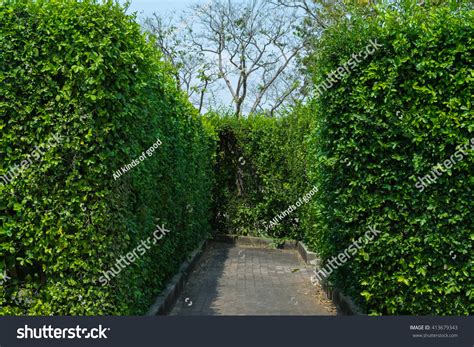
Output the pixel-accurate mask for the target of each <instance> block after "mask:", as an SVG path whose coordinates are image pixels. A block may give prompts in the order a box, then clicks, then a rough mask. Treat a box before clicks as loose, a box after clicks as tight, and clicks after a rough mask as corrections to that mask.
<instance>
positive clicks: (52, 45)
mask: <svg viewBox="0 0 474 347" xmlns="http://www.w3.org/2000/svg"><path fill="white" fill-rule="evenodd" d="M0 23H1V25H0V72H1V74H0V95H1V99H0V129H1V136H0V157H1V161H0V176H3V177H8V175H10V178H12V175H13V176H14V177H13V178H14V179H12V180H11V181H9V182H7V181H5V180H2V182H1V183H2V184H1V185H0V195H1V202H0V215H1V217H0V221H1V224H0V273H1V274H3V272H4V271H5V270H6V274H7V276H8V277H10V278H7V279H6V280H5V281H4V282H3V283H2V286H0V314H1V315H5V314H43V315H48V314H72V315H92V314H137V313H143V312H144V311H145V310H146V309H147V308H148V306H149V305H150V303H151V302H152V300H153V298H154V297H155V296H156V295H157V293H158V292H159V291H160V289H162V287H163V285H164V283H165V281H166V280H167V279H168V277H169V276H170V275H171V274H172V273H173V271H175V270H176V268H177V267H178V266H179V264H180V263H181V261H182V260H183V258H184V257H185V255H186V254H188V253H189V251H190V250H192V249H193V248H194V247H195V246H196V245H197V243H198V242H199V241H200V240H202V239H203V238H204V237H205V235H206V234H207V233H208V232H209V225H208V220H209V216H208V212H209V207H210V191H211V185H212V164H211V159H212V157H213V154H214V151H215V150H214V147H213V145H214V140H213V139H212V138H211V137H210V135H209V131H207V130H206V128H208V127H207V126H205V125H203V123H202V122H201V120H200V117H199V116H198V115H197V114H196V111H195V109H194V108H193V107H192V106H191V105H190V104H189V103H188V102H187V101H186V100H185V98H184V97H183V95H182V94H181V93H180V92H178V91H177V89H176V83H175V81H174V80H173V79H172V78H171V77H170V76H171V73H172V72H171V71H170V68H169V67H168V66H167V64H165V63H163V62H162V61H161V57H160V55H159V53H158V52H157V51H156V50H155V49H154V48H153V47H152V45H151V43H147V40H146V38H145V37H144V36H143V34H141V31H140V27H139V25H138V24H136V22H135V20H134V18H133V17H131V16H127V15H125V14H124V11H123V9H122V8H121V7H120V6H119V5H116V4H114V3H112V2H108V3H106V4H97V3H95V2H94V1H81V2H77V1H65V0H55V1H35V2H32V1H3V2H2V4H1V6H0ZM55 134H58V135H59V136H57V138H58V140H57V141H53V142H52V145H51V146H49V145H48V143H47V140H48V139H50V138H51V137H52V136H53V135H55ZM157 142H161V143H162V144H161V145H160V146H158V147H157V148H156V146H155V150H154V152H153V153H151V152H149V153H150V155H149V154H147V153H145V156H146V157H145V158H144V160H143V161H142V162H141V163H139V165H137V166H136V167H134V168H131V169H130V170H129V172H127V173H123V174H122V175H121V176H120V177H118V178H116V179H115V178H114V173H115V172H116V171H117V170H120V168H121V167H123V166H125V165H127V164H129V163H131V162H132V161H133V160H134V159H138V158H139V157H140V155H141V154H142V153H143V152H146V151H147V150H148V149H149V148H150V147H152V145H153V144H155V143H157ZM35 146H37V149H36V150H37V151H39V153H40V154H38V152H35V153H34V154H33V151H35ZM24 160H27V161H28V160H30V162H31V163H29V164H28V165H26V164H25V165H26V166H23V170H21V171H22V172H21V173H19V174H13V173H12V172H11V171H10V170H11V169H12V168H13V167H15V165H24V164H23V163H22V161H24ZM25 163H26V162H25ZM4 175H7V176H4ZM156 224H159V225H160V226H161V225H163V226H164V227H165V228H166V229H168V230H169V233H168V234H167V235H166V237H164V238H163V239H162V240H160V241H159V242H158V244H156V245H154V246H153V247H152V248H151V249H149V250H148V251H147V252H146V254H144V255H143V256H141V257H139V259H138V260H136V261H135V262H134V263H133V264H132V265H130V266H128V267H126V269H124V270H123V271H122V272H121V273H120V274H119V275H118V276H117V277H115V278H112V279H111V280H110V283H109V284H108V285H106V286H102V284H101V283H100V282H99V278H100V276H102V275H103V272H104V271H107V270H109V269H110V268H111V267H112V266H113V265H114V264H115V261H116V260H117V259H118V258H120V257H121V256H124V255H126V254H127V253H128V252H131V251H132V250H133V249H134V248H136V247H137V246H138V245H139V244H140V242H141V241H142V240H146V239H147V238H148V237H151V236H152V235H153V232H154V231H155V230H156V229H157V228H156Z"/></svg>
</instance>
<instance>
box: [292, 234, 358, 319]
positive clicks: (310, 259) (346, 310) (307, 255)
mask: <svg viewBox="0 0 474 347" xmlns="http://www.w3.org/2000/svg"><path fill="white" fill-rule="evenodd" d="M298 252H299V254H300V256H301V258H303V260H304V261H305V263H306V264H311V265H313V266H315V268H316V269H318V270H319V269H321V259H320V258H319V256H318V254H317V253H315V252H311V251H309V250H308V248H307V247H306V245H305V244H304V243H303V242H301V241H298ZM321 286H322V288H323V290H324V292H325V293H326V297H327V298H328V299H329V300H331V301H332V302H334V304H335V305H336V306H337V308H338V309H339V311H340V312H341V313H343V314H345V315H349V316H362V315H366V314H365V313H363V311H362V310H361V309H360V308H359V307H358V306H357V305H356V304H355V303H354V301H353V300H352V299H351V298H350V297H348V296H346V295H344V294H343V293H342V292H341V291H340V290H339V289H337V288H336V287H334V286H332V285H331V284H330V283H328V281H322V282H321Z"/></svg>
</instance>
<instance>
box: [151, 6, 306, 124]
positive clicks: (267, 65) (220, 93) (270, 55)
mask: <svg viewBox="0 0 474 347" xmlns="http://www.w3.org/2000/svg"><path fill="white" fill-rule="evenodd" d="M191 9H192V13H191V15H190V16H188V20H185V19H184V20H183V21H182V22H181V23H184V24H185V25H184V29H183V27H182V26H181V28H180V29H178V27H180V26H173V25H172V24H170V23H166V24H165V22H164V21H163V19H162V18H160V17H159V16H157V15H155V16H154V18H150V19H149V20H148V21H147V27H148V29H149V30H150V31H151V32H152V33H154V34H155V35H156V36H157V38H158V39H157V44H158V45H159V46H160V49H161V50H162V51H163V52H164V54H165V55H166V56H167V57H168V59H169V60H170V61H171V62H172V63H173V64H174V65H175V66H176V68H177V69H178V71H179V80H178V82H179V83H180V85H181V87H182V88H183V89H184V90H186V91H187V92H188V94H189V95H190V96H191V97H193V96H196V95H197V96H198V98H197V100H196V99H195V100H194V101H195V103H196V105H197V106H198V107H199V108H200V109H202V108H203V106H204V105H206V106H207V107H209V106H218V105H219V104H220V105H222V103H221V102H219V100H218V99H222V100H227V101H228V102H230V103H231V105H232V108H233V112H234V113H235V115H236V116H241V115H242V114H244V113H254V112H268V113H269V114H274V112H275V111H276V110H277V109H278V108H280V107H282V106H283V105H285V104H286V103H287V102H289V101H292V100H294V99H295V98H298V91H299V88H298V87H299V86H300V84H301V82H300V79H299V77H298V74H297V73H295V72H294V71H295V70H296V64H295V61H296V59H295V58H296V56H297V54H298V53H299V52H300V51H301V50H302V48H303V40H301V38H300V37H298V36H295V35H294V32H295V29H296V27H297V25H298V21H299V20H300V19H301V17H300V16H299V15H298V13H297V12H298V10H297V9H295V10H291V11H288V9H287V8H283V7H281V6H275V4H272V3H271V2H270V1H268V0H248V1H246V2H236V1H231V0H212V1H211V2H210V3H208V4H207V5H204V6H202V5H201V6H198V5H195V6H193V7H192V8H191Z"/></svg>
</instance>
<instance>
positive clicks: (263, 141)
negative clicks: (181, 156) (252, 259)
mask: <svg viewBox="0 0 474 347" xmlns="http://www.w3.org/2000/svg"><path fill="white" fill-rule="evenodd" d="M305 110H306V107H302V106H298V107H296V108H295V109H294V110H293V112H289V113H287V114H285V115H283V116H282V117H279V118H269V117H266V116H263V115H252V116H249V117H248V118H235V117H232V116H228V117H226V116H224V117H221V116H219V115H212V116H210V120H211V122H212V124H213V125H214V127H215V128H216V132H217V134H218V136H219V146H218V152H217V164H216V169H215V177H216V185H215V187H214V208H213V216H214V229H215V230H216V231H220V232H228V233H232V234H240V235H254V236H269V237H273V238H278V239H288V238H290V239H302V238H303V235H304V230H303V228H302V224H301V216H302V214H303V213H304V211H305V208H306V207H305V205H306V204H302V206H301V207H299V208H297V209H296V210H295V211H292V212H291V213H290V214H289V215H288V216H285V218H283V219H282V220H281V221H279V222H278V223H276V225H271V226H270V224H271V221H272V219H274V218H275V217H276V216H277V215H278V214H281V213H282V212H283V211H285V210H288V208H289V207H290V206H291V205H295V203H296V202H297V201H298V199H299V198H302V197H303V196H304V195H306V194H307V193H308V192H309V191H310V190H311V189H312V187H311V186H310V185H309V183H308V180H307V177H306V162H307V160H306V157H305V155H306V153H307V150H306V142H305V136H306V135H307V134H308V133H309V129H310V126H311V119H310V116H311V113H310V112H305Z"/></svg>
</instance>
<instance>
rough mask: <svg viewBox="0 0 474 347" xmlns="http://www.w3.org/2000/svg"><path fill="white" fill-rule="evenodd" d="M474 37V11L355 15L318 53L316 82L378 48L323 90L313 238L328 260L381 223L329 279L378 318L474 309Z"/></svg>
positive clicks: (328, 37) (329, 32) (325, 39)
mask: <svg viewBox="0 0 474 347" xmlns="http://www.w3.org/2000/svg"><path fill="white" fill-rule="evenodd" d="M473 38H474V13H473V11H472V10H470V9H461V8H457V9H449V8H446V7H439V8H435V9H424V8H422V7H419V6H414V8H411V9H405V10H402V11H401V12H395V11H392V10H384V11H380V12H379V16H375V17H371V18H361V17H359V16H353V17H352V19H351V20H347V21H345V22H343V23H341V24H339V25H338V26H335V27H333V28H330V29H328V30H327V31H326V32H325V34H324V35H323V38H322V40H321V42H320V44H319V45H318V47H317V52H318V53H317V54H315V55H314V57H313V62H312V63H314V67H313V68H314V70H313V71H317V72H316V73H315V80H314V83H315V85H319V84H320V83H322V82H323V81H324V80H325V79H326V77H327V74H328V73H329V72H331V71H334V70H336V69H337V68H338V67H340V66H343V65H344V63H346V62H347V61H348V60H349V59H351V55H352V54H353V53H356V52H359V51H361V50H363V49H364V47H365V46H366V45H367V44H369V41H370V40H376V41H377V42H378V43H379V44H381V45H382V47H381V48H380V49H378V50H377V51H376V52H375V53H374V54H372V55H370V56H368V57H367V59H365V60H362V61H361V62H360V63H359V64H357V66H356V67H355V68H353V69H352V70H351V72H350V73H347V74H345V75H344V76H343V78H342V79H341V80H339V81H336V82H335V83H334V84H333V86H332V87H331V88H329V89H327V90H325V91H323V92H322V93H321V95H320V96H319V98H317V102H318V110H319V112H317V113H316V114H315V116H314V118H315V119H316V123H317V124H316V131H315V133H314V136H313V143H314V145H313V147H312V148H314V151H313V154H312V156H314V158H315V160H313V161H312V164H313V165H312V170H311V179H312V181H313V182H314V183H316V184H317V185H318V187H319V193H318V195H317V197H316V203H315V205H314V206H313V208H314V210H313V218H314V220H315V224H314V228H313V231H312V233H311V234H309V235H308V237H309V239H311V240H313V242H312V243H311V246H312V247H313V248H314V249H317V250H318V251H319V252H320V253H321V254H322V256H323V258H324V259H325V260H326V261H327V260H328V259H329V258H331V257H333V256H337V255H338V254H339V253H340V252H343V251H344V249H345V248H346V247H348V246H349V245H350V244H351V243H352V242H353V241H354V240H356V239H357V238H358V237H359V236H362V235H363V233H365V231H366V230H368V228H369V227H370V226H375V227H376V228H377V229H378V230H380V231H382V234H381V235H380V236H378V237H377V238H376V239H375V240H374V241H371V242H370V243H369V244H368V245H366V246H365V247H364V248H363V249H362V250H360V251H359V252H358V253H357V254H356V255H355V256H354V257H352V258H351V259H350V260H349V261H347V262H346V263H345V265H343V266H342V267H340V268H338V269H337V271H334V272H333V274H332V275H331V276H330V280H331V281H332V282H333V284H335V285H336V286H338V287H340V288H342V289H343V290H344V291H345V292H346V293H347V294H349V295H351V296H352V297H354V298H355V299H356V300H357V301H358V302H359V304H360V305H362V306H363V307H365V309H366V310H367V312H369V313H370V314H409V315H413V314H417V315H429V314H435V315H466V314H472V313H474V304H473V302H474V300H473V299H474V291H473V288H474V286H473V278H474V277H473V258H472V255H473V254H474V253H473V249H472V245H473V242H472V241H473V240H474V235H473V232H472V230H473V229H472V226H473V225H474V213H473V209H472V198H473V193H474V191H473V187H474V177H473V175H472V173H473V169H474V151H473V149H474V140H473V137H474V135H473V130H474V122H473V120H474V113H473V110H472V100H473V99H472V97H473V94H474V87H473V86H474V84H473V80H474V70H473V65H472V62H473V52H474V39H473ZM460 146H464V155H463V156H462V158H461V159H459V157H456V160H455V165H452V167H451V168H448V169H447V170H443V171H446V172H444V173H443V174H442V175H441V176H440V177H438V178H437V180H436V182H434V183H432V184H430V185H429V186H428V187H426V189H424V190H423V191H420V189H418V188H419V187H417V184H418V182H419V180H418V179H419V177H424V176H426V175H428V174H430V171H431V170H432V169H433V168H434V166H435V165H437V163H443V162H445V161H446V160H448V159H450V158H451V157H452V156H453V155H454V154H455V153H456V152H457V151H458V150H459V148H460ZM418 185H419V184H418Z"/></svg>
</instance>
